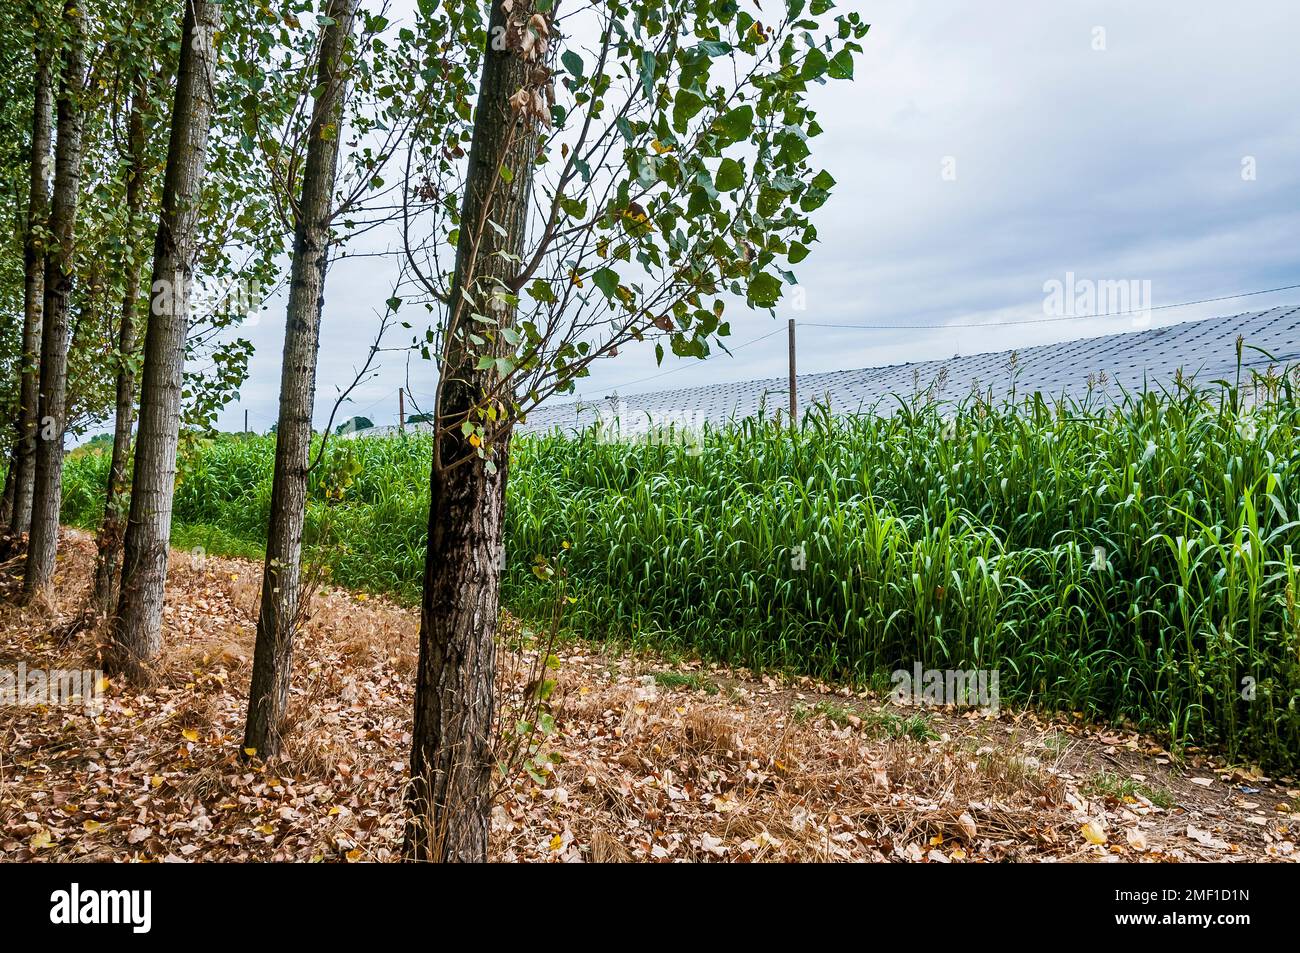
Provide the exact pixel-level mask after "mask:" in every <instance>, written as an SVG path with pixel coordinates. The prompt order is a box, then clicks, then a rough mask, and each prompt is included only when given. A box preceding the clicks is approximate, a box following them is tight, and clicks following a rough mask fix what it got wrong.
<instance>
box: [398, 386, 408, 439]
mask: <svg viewBox="0 0 1300 953" xmlns="http://www.w3.org/2000/svg"><path fill="white" fill-rule="evenodd" d="M397 429H398V430H400V431H402V432H403V433H405V432H406V388H405V387H399V388H397Z"/></svg>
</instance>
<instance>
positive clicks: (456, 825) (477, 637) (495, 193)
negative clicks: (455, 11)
mask: <svg viewBox="0 0 1300 953" xmlns="http://www.w3.org/2000/svg"><path fill="white" fill-rule="evenodd" d="M491 6H492V9H491V14H490V18H489V30H488V36H489V37H492V36H501V35H505V36H510V35H512V33H511V31H508V30H506V27H507V25H508V24H507V19H508V17H507V14H506V13H505V12H504V11H503V10H502V8H501V5H500V2H499V0H492V4H491ZM522 15H524V16H526V14H522ZM516 35H517V34H516ZM501 45H502V46H504V47H505V48H502V49H497V48H495V47H496V46H497V44H493V43H492V42H490V41H489V43H488V46H487V52H486V54H485V59H484V64H483V73H482V76H481V78H480V85H479V97H478V106H477V109H476V112H475V117H474V132H473V140H472V143H471V146H470V156H469V169H468V172H467V178H466V183H465V195H464V201H463V205H462V215H461V222H460V240H459V244H458V247H457V250H456V274H455V279H454V281H453V285H452V290H451V297H450V301H451V302H453V304H452V305H451V308H450V311H451V316H450V317H449V319H448V326H447V329H446V334H445V343H444V362H443V366H442V367H441V368H440V372H441V375H442V383H441V386H440V387H439V399H438V403H437V408H436V420H437V425H438V436H437V437H436V445H435V450H434V460H433V467H432V476H431V478H430V497H431V499H430V507H429V535H428V550H427V553H426V558H425V568H424V594H423V600H422V604H421V613H420V659H419V671H418V675H417V680H416V689H415V723H414V727H413V731H412V744H411V782H410V787H409V788H408V793H407V810H408V819H407V826H406V837H405V845H404V853H405V855H406V856H407V858H409V859H412V860H428V861H442V862H445V861H452V862H482V861H485V860H486V859H487V845H488V824H489V812H490V808H491V805H490V803H489V789H490V784H491V775H492V769H493V737H492V730H493V722H494V716H495V700H494V697H493V692H494V688H495V677H496V629H497V613H498V609H499V588H500V577H499V575H498V570H497V565H498V559H499V556H500V553H501V549H502V544H503V540H502V532H503V520H504V514H505V486H506V472H507V466H506V464H507V455H508V450H509V446H508V444H509V441H508V437H504V438H503V439H502V440H501V441H500V442H499V443H497V445H496V455H495V458H494V459H495V462H496V464H497V470H496V472H491V469H490V468H489V467H487V466H486V465H485V461H483V460H481V459H479V458H478V455H477V449H476V448H475V447H474V446H472V444H471V443H470V441H469V439H468V438H467V437H466V436H465V435H464V434H463V433H462V431H461V428H460V422H461V421H463V420H465V419H466V418H467V416H468V415H469V413H470V411H471V410H472V409H473V408H474V407H475V406H477V405H478V403H479V401H480V400H481V399H482V397H483V395H484V391H485V387H486V385H487V383H488V378H487V377H486V372H484V371H479V370H476V360H477V357H478V355H479V354H481V353H483V352H482V351H479V352H477V353H476V352H475V351H474V350H473V349H472V347H471V346H470V345H469V344H468V341H467V332H466V331H465V329H463V328H460V327H459V324H460V323H461V322H462V321H463V322H465V323H468V318H467V316H465V315H463V314H462V312H463V311H464V310H465V309H466V308H468V307H470V305H466V304H465V303H464V300H463V299H464V294H463V293H464V292H468V293H469V294H470V295H471V296H472V297H473V299H474V300H475V301H478V302H484V300H485V298H486V297H487V294H489V293H490V292H491V291H492V290H493V289H495V288H497V287H500V285H499V284H498V282H501V283H503V282H505V281H506V280H508V279H509V278H510V277H512V273H513V270H514V269H515V268H516V267H517V265H516V264H515V263H516V262H518V260H519V258H520V257H522V254H523V251H524V240H525V237H526V231H527V229H526V226H527V218H528V207H529V202H530V199H531V195H532V179H533V161H534V159H535V157H536V148H537V140H536V131H537V130H536V122H535V120H534V119H531V118H526V117H525V115H524V114H521V113H519V112H516V111H515V109H514V108H513V107H512V106H511V105H510V99H511V97H512V96H514V95H515V94H516V93H518V92H519V91H520V90H521V89H523V88H525V87H527V86H528V85H529V76H530V74H533V73H534V72H535V70H536V64H535V63H528V62H526V61H525V60H524V59H523V58H522V56H521V54H520V53H519V51H518V50H517V48H512V47H511V46H510V45H509V44H501ZM503 169H504V170H506V171H505V172H504V173H503V172H502V171H501V170H503ZM489 221H490V222H491V223H494V225H495V226H496V227H493V225H489V224H487V223H488V222H489ZM498 229H499V230H498ZM475 307H476V310H482V309H483V308H486V307H487V305H486V304H479V305H477V306H475ZM491 313H492V315H493V317H494V319H495V320H497V321H498V322H499V323H500V324H501V325H502V326H506V325H508V324H509V323H510V322H511V321H512V320H513V313H512V311H511V310H510V309H509V308H502V307H497V308H495V309H493V310H492V312H491ZM497 342H498V343H497V348H498V352H499V351H500V348H502V347H503V345H502V343H501V339H500V337H499V336H498V338H497Z"/></svg>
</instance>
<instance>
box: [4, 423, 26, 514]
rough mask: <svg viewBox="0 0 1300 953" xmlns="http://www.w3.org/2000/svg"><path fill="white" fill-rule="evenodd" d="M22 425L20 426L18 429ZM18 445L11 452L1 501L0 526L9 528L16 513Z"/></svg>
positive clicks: (16, 443)
mask: <svg viewBox="0 0 1300 953" xmlns="http://www.w3.org/2000/svg"><path fill="white" fill-rule="evenodd" d="M21 426H22V425H21V424H19V425H18V427H21ZM18 444H19V441H18V440H15V441H14V445H13V447H12V448H11V449H10V451H9V461H8V465H7V466H6V467H5V493H4V498H3V499H0V526H8V525H9V520H10V519H11V518H12V517H13V513H14V482H15V480H16V477H17V476H18Z"/></svg>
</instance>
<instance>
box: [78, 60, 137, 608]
mask: <svg viewBox="0 0 1300 953" xmlns="http://www.w3.org/2000/svg"><path fill="white" fill-rule="evenodd" d="M147 95H148V91H147V86H146V85H145V83H143V82H141V83H139V84H138V85H137V87H136V90H135V92H134V94H133V97H132V101H131V115H130V118H129V119H128V120H127V162H128V163H129V165H130V167H129V168H128V170H127V173H126V234H127V241H126V261H125V262H124V263H123V264H124V267H125V271H126V289H125V291H124V292H123V295H122V314H121V325H120V326H119V328H118V337H117V353H118V367H117V414H116V417H115V420H114V426H113V455H112V459H111V461H110V463H109V470H108V486H107V488H106V490H105V497H104V519H103V521H102V522H101V523H100V527H99V540H98V542H99V555H98V557H97V558H96V560H95V590H94V594H93V595H92V597H91V609H92V610H93V611H94V612H95V613H96V614H98V615H102V616H106V615H109V614H110V613H111V612H112V611H113V605H114V600H115V597H116V596H117V577H118V571H119V569H120V568H121V562H122V536H123V534H124V533H125V531H126V512H125V511H126V504H127V502H128V501H127V498H126V469H127V460H128V459H129V454H130V452H131V428H132V427H133V426H134V425H135V377H136V374H135V350H136V347H137V346H138V344H139V337H140V334H139V330H138V325H137V322H136V316H137V314H138V312H139V310H140V267H141V266H140V259H139V255H138V254H137V249H136V243H135V232H136V226H137V223H138V222H139V219H140V214H141V211H142V209H143V207H144V163H145V148H146V145H147V144H146V142H145V130H144V109H145V98H146V97H147Z"/></svg>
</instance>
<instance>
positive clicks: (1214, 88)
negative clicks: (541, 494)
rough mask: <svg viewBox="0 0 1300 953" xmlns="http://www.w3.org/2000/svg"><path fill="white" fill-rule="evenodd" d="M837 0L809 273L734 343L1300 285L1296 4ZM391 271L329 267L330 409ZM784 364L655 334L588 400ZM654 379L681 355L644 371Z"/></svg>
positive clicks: (272, 361)
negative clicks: (842, 22)
mask: <svg viewBox="0 0 1300 953" xmlns="http://www.w3.org/2000/svg"><path fill="white" fill-rule="evenodd" d="M410 5H411V4H410V0H398V2H397V3H396V8H397V9H398V10H399V12H400V10H401V9H402V8H403V7H409V6H410ZM840 6H841V7H842V8H843V7H853V6H856V7H857V8H858V9H860V10H861V11H862V12H863V14H864V16H865V18H866V19H867V21H868V22H870V23H871V24H872V28H871V32H870V34H869V35H868V37H867V40H866V43H865V45H866V53H865V55H864V56H863V57H862V59H861V60H860V62H859V65H858V70H857V77H856V79H855V81H854V82H853V83H852V84H847V83H835V84H832V85H830V86H827V87H824V88H822V89H819V90H818V91H816V92H815V93H814V97H813V98H814V102H815V105H816V108H817V109H818V110H819V113H820V115H819V120H820V122H821V124H822V125H823V126H824V127H825V129H826V132H825V134H824V135H823V136H821V137H820V138H819V139H817V140H814V142H813V149H814V159H815V160H816V162H817V163H818V164H819V165H821V166H823V167H825V168H827V169H829V170H830V172H831V173H832V174H833V175H834V176H835V178H836V179H837V180H838V182H839V185H838V186H837V187H836V189H835V192H834V195H833V196H832V198H831V200H830V202H829V203H828V204H827V205H826V206H824V207H823V208H822V209H821V210H820V211H819V212H818V213H817V218H816V221H817V224H818V228H819V230H820V233H821V238H822V242H821V244H820V245H819V246H817V247H816V248H815V249H814V251H813V254H812V255H811V257H809V258H808V259H807V260H806V261H804V262H803V263H801V264H800V265H799V266H798V267H797V269H796V273H797V275H798V277H799V280H800V284H801V286H802V287H803V289H804V292H805V295H806V310H803V311H798V312H796V311H793V310H792V309H791V308H790V307H789V306H783V307H781V308H778V310H777V315H776V319H774V318H773V317H772V316H771V315H770V314H768V313H766V312H748V313H743V314H742V313H740V312H739V311H737V310H735V309H734V308H733V309H729V312H728V316H729V318H730V319H731V321H732V327H733V332H732V339H731V340H732V342H733V347H734V346H735V345H741V344H744V343H745V342H747V341H751V340H753V339H755V338H758V337H760V336H761V335H764V334H767V333H769V332H771V331H774V330H778V329H784V326H785V319H786V318H788V317H794V318H796V319H797V320H798V321H799V322H800V323H801V325H803V326H802V328H801V330H800V333H799V370H800V372H818V371H830V370H838V369H845V368H855V367H870V366H876V365H881V364H895V363H902V362H906V361H915V360H925V359H931V358H940V357H951V356H952V355H953V354H955V353H961V354H972V353H976V352H980V351H990V350H1000V349H1005V348H1011V347H1023V346H1028V345H1031V344H1038V343H1044V342H1047V341H1057V340H1068V339H1072V338H1079V337H1088V336H1093V335H1097V334H1104V333H1111V332H1114V331H1123V330H1129V329H1132V328H1133V327H1134V322H1133V319H1132V318H1131V317H1116V318H1095V317H1094V318H1089V319H1079V320H1069V321H1058V322H1055V323H1048V324H1031V325H1023V324H1022V325H1009V326H1006V327H993V328H990V327H979V328H967V329H961V328H960V327H958V325H961V324H974V323H982V322H991V321H997V322H1007V321H1016V320H1026V319H1038V318H1042V317H1044V316H1045V311H1044V297H1045V296H1044V283H1045V282H1048V281H1051V280H1053V279H1056V280H1060V281H1064V279H1065V276H1066V273H1067V272H1073V273H1074V274H1075V275H1076V276H1077V278H1079V279H1090V280H1133V281H1149V282H1151V293H1152V301H1151V304H1153V305H1155V306H1156V307H1159V306H1161V305H1168V304H1174V303H1178V302H1183V301H1191V300H1194V299H1203V298H1210V297H1217V296H1221V295H1230V294H1236V293H1239V292H1244V291H1255V290H1258V289H1265V288H1273V287H1278V286H1282V285H1290V284H1297V283H1300V201H1298V199H1300V109H1297V89H1300V56H1297V54H1296V50H1295V42H1296V37H1297V36H1300V3H1296V2H1295V0H1235V2H1233V3H1231V4H1223V3H1221V2H1220V3H1210V2H1189V0H1177V2H1175V0H1167V2H1155V0H1145V2H1142V3H1135V2H1133V0H1114V2H1082V0H1079V2H1071V3H1044V2H1042V0H998V2H995V3H982V4H978V5H977V4H972V3H968V2H959V0H923V2H922V0H914V2H908V0H881V2H875V3H870V4H862V3H842V4H840ZM1252 169H1253V178H1252V177H1251V176H1250V174H1249V173H1250V171H1251V170H1252ZM1243 172H1245V173H1246V174H1243ZM954 173H955V175H954ZM387 240H388V239H386V238H379V239H378V241H379V243H380V245H382V244H384V243H385V242H386V241H387ZM373 241H374V239H372V240H370V241H369V242H368V246H369V245H370V244H372V243H373ZM395 268H396V265H395V263H394V264H390V263H388V262H386V261H385V260H383V259H374V258H367V259H363V260H360V259H359V260H356V261H352V262H348V261H344V262H341V263H339V264H337V265H336V267H335V268H334V269H333V270H332V271H331V273H330V276H329V283H328V286H327V288H326V294H325V315H324V324H323V331H322V341H321V353H320V386H319V389H318V400H317V412H316V416H317V423H318V425H323V424H324V422H325V419H326V418H327V417H328V415H329V411H330V408H331V405H332V404H333V401H334V396H335V393H334V387H335V385H336V384H340V383H343V384H346V383H347V382H350V381H351V380H352V377H353V368H354V366H355V364H356V362H357V361H358V360H359V359H360V358H361V357H362V356H363V354H364V351H365V349H366V347H367V345H368V344H369V341H370V340H371V338H372V336H373V325H374V322H375V317H374V315H375V311H376V309H381V310H382V307H383V301H384V300H385V299H386V298H387V297H388V296H389V295H390V293H391V289H392V283H393V278H394V275H395ZM1291 302H1300V290H1297V291H1291V292H1284V293H1279V294H1272V295H1261V296H1257V297H1253V298H1243V299H1240V300H1235V301H1226V302H1221V303H1218V304H1209V305H1199V306H1195V307H1188V308H1179V309H1171V310H1163V311H1156V312H1155V313H1154V314H1153V323H1154V324H1164V323H1172V322H1175V321H1184V320H1190V319H1194V318H1200V317H1208V316H1212V315H1216V314H1232V313H1237V312H1240V311H1245V310H1259V309H1263V308H1266V307H1270V306H1274V305H1277V304H1284V303H1291ZM283 311H284V303H283V300H279V299H276V300H273V301H271V303H270V308H269V310H268V311H266V312H265V313H264V314H263V317H262V319H261V320H260V321H259V322H258V324H257V325H256V326H254V327H251V328H246V329H244V332H243V333H244V334H245V335H246V336H248V337H249V338H250V339H251V340H252V341H253V343H254V344H255V346H256V348H257V353H256V356H255V357H254V359H253V361H252V365H251V373H250V378H249V380H248V382H247V383H246V384H245V386H244V388H243V392H242V394H241V398H240V400H238V401H236V402H234V403H232V404H231V405H230V406H229V407H228V408H227V410H226V412H225V413H224V414H223V416H222V418H221V420H220V424H221V426H222V427H223V429H239V428H240V427H242V425H243V412H244V410H245V409H247V410H248V411H249V413H250V419H251V424H252V427H253V429H255V430H258V431H265V430H266V429H267V428H269V427H270V425H271V424H272V423H273V422H274V420H275V417H276V413H277V395H278V388H279V373H280V349H281V345H282V340H283V328H284V322H283ZM814 324H891V325H904V326H906V329H904V330H861V329H853V330H847V329H846V330H835V329H828V328H818V327H812V326H811V325H814ZM922 326H928V327H922ZM936 326H937V327H936ZM785 366H786V341H785V335H784V334H783V333H779V334H775V335H773V336H772V337H770V338H768V339H767V340H764V341H761V342H759V343H756V344H754V345H752V346H750V347H745V348H743V349H741V350H739V351H737V353H736V354H735V356H734V357H728V356H726V355H719V356H718V357H716V358H714V359H712V360H710V361H707V362H704V363H700V362H698V361H694V360H690V361H685V360H681V361H679V360H676V359H674V358H672V357H671V356H670V357H668V358H667V359H666V360H665V363H664V366H663V367H662V368H658V367H656V365H655V363H654V358H653V355H652V354H651V353H650V352H649V349H648V348H647V349H644V350H641V351H637V350H631V349H629V350H624V351H623V354H622V356H621V357H620V358H618V359H616V360H609V361H602V362H599V366H598V368H597V370H596V371H595V372H594V373H593V376H592V377H591V378H589V379H587V380H585V381H582V382H580V388H579V396H583V397H587V398H594V397H602V396H604V395H607V394H610V393H613V392H615V391H618V392H619V393H622V394H630V393H635V392H638V391H646V390H662V389H668V388H673V387H682V386H688V385H692V384H699V383H707V382H715V381H741V380H748V379H752V378H761V377H766V376H774V375H779V374H782V373H784V371H785ZM664 371H673V373H670V374H667V375H665V376H662V377H657V378H655V379H652V380H644V378H647V377H649V376H650V375H656V374H662V373H663V372H664ZM405 378H406V366H405V360H404V359H403V358H401V357H400V356H397V355H388V356H387V359H386V361H385V362H384V366H383V367H382V369H381V371H380V374H379V376H378V377H377V378H376V379H374V380H372V381H370V382H368V383H367V384H365V385H364V386H363V387H362V388H360V390H359V391H358V392H357V394H356V396H355V400H354V402H353V403H352V405H351V406H350V407H349V408H348V410H347V412H346V413H344V414H342V415H341V418H340V419H342V417H346V416H350V415H351V414H364V415H365V416H368V417H370V418H371V419H373V420H374V421H375V422H376V423H377V424H383V423H392V422H394V420H395V417H396V414H397V391H398V388H399V387H400V386H402V384H403V382H404V380H405ZM411 382H412V389H413V391H414V392H415V393H416V394H417V396H418V395H421V394H423V395H428V394H430V393H431V392H432V390H433V373H432V368H431V365H429V364H428V363H425V362H421V361H419V360H418V359H417V360H415V361H414V362H413V364H412V367H411ZM560 399H563V398H560Z"/></svg>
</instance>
